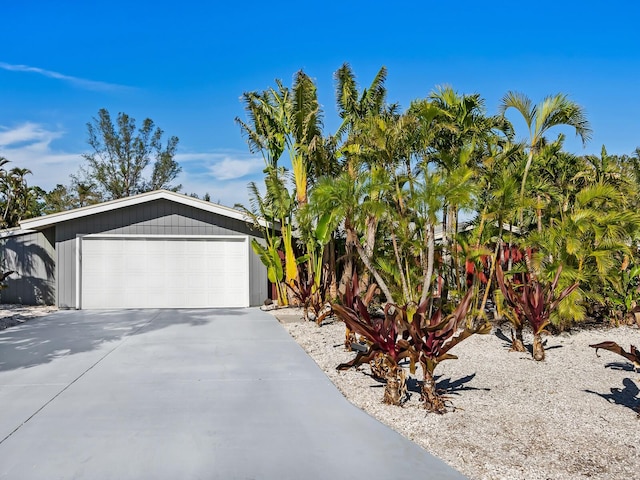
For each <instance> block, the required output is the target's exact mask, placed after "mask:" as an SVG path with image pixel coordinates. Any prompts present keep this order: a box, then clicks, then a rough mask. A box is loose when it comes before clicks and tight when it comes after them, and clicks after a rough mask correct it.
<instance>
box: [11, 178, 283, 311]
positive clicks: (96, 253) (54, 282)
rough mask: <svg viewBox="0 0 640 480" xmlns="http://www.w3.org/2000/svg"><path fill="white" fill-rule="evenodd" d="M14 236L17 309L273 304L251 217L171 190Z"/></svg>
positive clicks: (37, 223)
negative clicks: (29, 305) (36, 305)
mask: <svg viewBox="0 0 640 480" xmlns="http://www.w3.org/2000/svg"><path fill="white" fill-rule="evenodd" d="M261 222H262V221H261ZM266 225H267V224H266V223H264V225H263V226H266ZM269 227H270V228H271V227H272V226H271V225H269ZM7 235H9V236H8V237H7V238H6V239H4V243H5V250H7V249H12V253H11V255H10V257H11V258H12V259H13V258H14V257H15V262H13V263H14V264H15V265H11V267H12V268H13V269H15V270H16V271H17V272H18V274H17V275H15V276H14V278H12V280H11V281H12V282H13V283H12V284H11V286H10V288H8V289H6V291H7V292H10V293H11V294H12V295H15V297H16V301H22V302H24V299H27V298H33V299H34V300H35V301H36V302H41V301H42V300H41V299H46V301H47V304H51V303H53V304H55V305H56V306H57V307H58V308H61V309H66V308H71V309H117V308H218V307H221V308H228V307H233V308H244V307H249V306H258V305H261V304H262V302H264V300H265V299H266V298H267V297H268V295H269V282H268V278H267V270H266V268H265V266H264V265H263V264H262V262H261V261H260V258H259V257H258V256H257V255H256V254H255V252H254V251H253V249H252V248H251V242H252V241H257V242H264V239H263V237H262V234H261V232H260V230H256V229H255V228H253V226H252V225H250V224H248V223H247V219H246V217H245V215H244V213H242V212H240V211H238V210H235V209H233V208H229V207H226V206H223V205H218V204H215V203H212V202H208V201H204V200H200V199H197V198H192V197H190V196H187V195H182V194H179V193H175V192H170V191H167V190H157V191H153V192H147V193H142V194H140V195H135V196H131V197H127V198H122V199H117V200H112V201H109V202H104V203H99V204H95V205H89V206H86V207H82V208H78V209H75V210H69V211H66V212H60V213H55V214H52V215H45V216H42V217H37V218H33V219H28V220H24V221H22V222H21V223H20V229H19V230H18V231H12V232H9V233H7ZM0 240H2V239H0ZM4 298H5V297H3V299H4Z"/></svg>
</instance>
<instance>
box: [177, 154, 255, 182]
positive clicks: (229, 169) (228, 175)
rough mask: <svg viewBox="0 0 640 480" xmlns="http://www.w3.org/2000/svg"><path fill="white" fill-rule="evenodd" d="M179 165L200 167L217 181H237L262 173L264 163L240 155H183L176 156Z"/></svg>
mask: <svg viewBox="0 0 640 480" xmlns="http://www.w3.org/2000/svg"><path fill="white" fill-rule="evenodd" d="M176 160H177V161H178V163H180V164H181V165H183V167H184V166H185V165H186V164H191V165H196V164H197V165H200V166H201V167H204V169H205V171H206V174H207V175H209V176H211V177H213V178H214V179H215V180H222V181H225V180H235V179H239V178H244V177H249V176H252V175H255V174H257V173H260V172H262V170H263V169H264V161H263V160H262V158H260V157H253V156H248V155H243V154H238V153H182V154H178V155H176Z"/></svg>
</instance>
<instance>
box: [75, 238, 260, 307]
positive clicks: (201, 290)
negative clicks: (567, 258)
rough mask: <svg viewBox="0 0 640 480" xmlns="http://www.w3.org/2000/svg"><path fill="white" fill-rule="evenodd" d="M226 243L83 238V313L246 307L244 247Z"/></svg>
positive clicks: (244, 242)
mask: <svg viewBox="0 0 640 480" xmlns="http://www.w3.org/2000/svg"><path fill="white" fill-rule="evenodd" d="M239 238H240V239H241V240H240V241H238V240H236V239H229V238H224V239H221V238H210V237H209V238H193V237H189V238H176V237H170V238H168V237H157V238H153V237H138V238H130V237H128V238H127V237H124V238H114V237H109V238H99V237H93V238H90V237H85V238H83V239H82V265H81V269H82V270H81V272H82V278H81V299H82V301H81V303H82V305H81V306H82V308H198V307H200V308H204V307H246V306H248V298H249V295H248V289H249V274H248V243H247V240H246V238H245V237H239Z"/></svg>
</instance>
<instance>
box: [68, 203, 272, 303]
mask: <svg viewBox="0 0 640 480" xmlns="http://www.w3.org/2000/svg"><path fill="white" fill-rule="evenodd" d="M96 233H112V234H121V235H243V236H244V235H248V236H249V237H250V238H249V240H251V238H253V237H255V238H260V237H259V233H258V232H256V231H252V230H251V229H250V228H249V227H248V226H247V224H246V223H245V222H243V221H240V220H235V219H232V218H228V217H224V216H221V215H217V214H215V213H211V212H205V211H202V210H199V209H197V208H193V207H189V206H187V205H182V204H177V203H174V202H170V201H168V200H155V201H152V202H148V203H144V204H141V205H135V206H132V207H126V208H121V209H118V210H113V211H110V212H105V213H99V214H96V215H91V216H88V217H83V218H79V219H76V220H70V221H68V222H63V223H60V224H58V225H57V227H56V238H55V243H56V250H57V252H58V253H57V265H58V273H59V274H58V276H57V277H58V279H59V281H58V283H57V289H56V291H57V305H58V306H59V307H60V308H75V305H76V236H77V235H88V234H96ZM249 258H250V261H249V277H250V291H249V296H250V303H251V305H252V306H255V305H260V304H262V302H263V301H264V299H265V298H267V296H268V287H267V271H266V268H265V267H264V266H263V265H262V262H260V259H259V258H258V257H257V256H256V255H255V254H254V253H253V250H251V251H250V252H249Z"/></svg>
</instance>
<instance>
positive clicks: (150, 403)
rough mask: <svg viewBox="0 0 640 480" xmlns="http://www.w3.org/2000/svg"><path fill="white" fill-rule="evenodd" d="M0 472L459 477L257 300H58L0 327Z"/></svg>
mask: <svg viewBox="0 0 640 480" xmlns="http://www.w3.org/2000/svg"><path fill="white" fill-rule="evenodd" d="M0 478H1V479H5V478H7V479H20V480H27V479H46V480H52V479H76V478H86V479H92V480H97V479H117V480H123V479H154V480H156V479H171V480H177V479H196V478H202V479H236V478H238V479H249V478H252V479H347V478H348V479H353V478H374V479H377V478H393V479H401V478H407V479H408V478H411V479H413V478H422V479H460V478H464V477H463V476H462V475H460V474H459V473H457V472H456V471H454V470H452V469H451V468H449V467H448V466H446V465H445V464H444V463H443V462H441V461H439V460H437V459H435V458H434V457H432V456H431V455H429V454H427V453H426V452H424V451H423V450H422V449H421V448H419V447H418V446H417V445H415V444H413V443H412V442H409V441H408V440H406V439H404V438H403V437H402V436H400V435H398V434H397V433H395V432H394V431H392V430H391V429H389V428H387V427H385V426H384V425H382V424H380V423H379V422H378V421H376V420H374V419H373V418H371V417H369V416H368V415H367V414H365V413H364V412H362V411H361V410H359V409H357V408H355V407H353V406H352V405H351V404H350V403H349V402H347V401H346V400H345V399H344V397H343V396H342V395H341V394H340V393H339V392H338V391H337V390H336V389H335V388H334V386H333V384H331V382H330V381H329V380H328V379H327V378H326V376H325V375H324V373H323V372H322V371H321V370H320V369H319V368H318V367H317V366H316V365H315V363H314V362H313V361H312V360H311V359H310V358H309V357H308V356H307V355H306V354H305V353H304V351H303V350H302V349H301V348H300V347H299V346H298V344H297V343H296V342H295V341H294V340H293V339H291V338H290V337H289V335H288V334H287V333H286V332H285V331H284V329H283V328H282V327H281V326H280V325H279V324H278V322H277V320H276V319H275V318H274V317H272V316H271V315H269V314H266V313H264V312H261V311H259V310H257V309H239V310H135V311H131V310H120V311H61V312H56V313H54V314H52V315H49V316H47V317H42V318H39V319H34V320H31V321H29V322H27V323H24V324H22V325H20V326H17V327H13V328H10V329H7V330H4V331H1V332H0Z"/></svg>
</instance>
